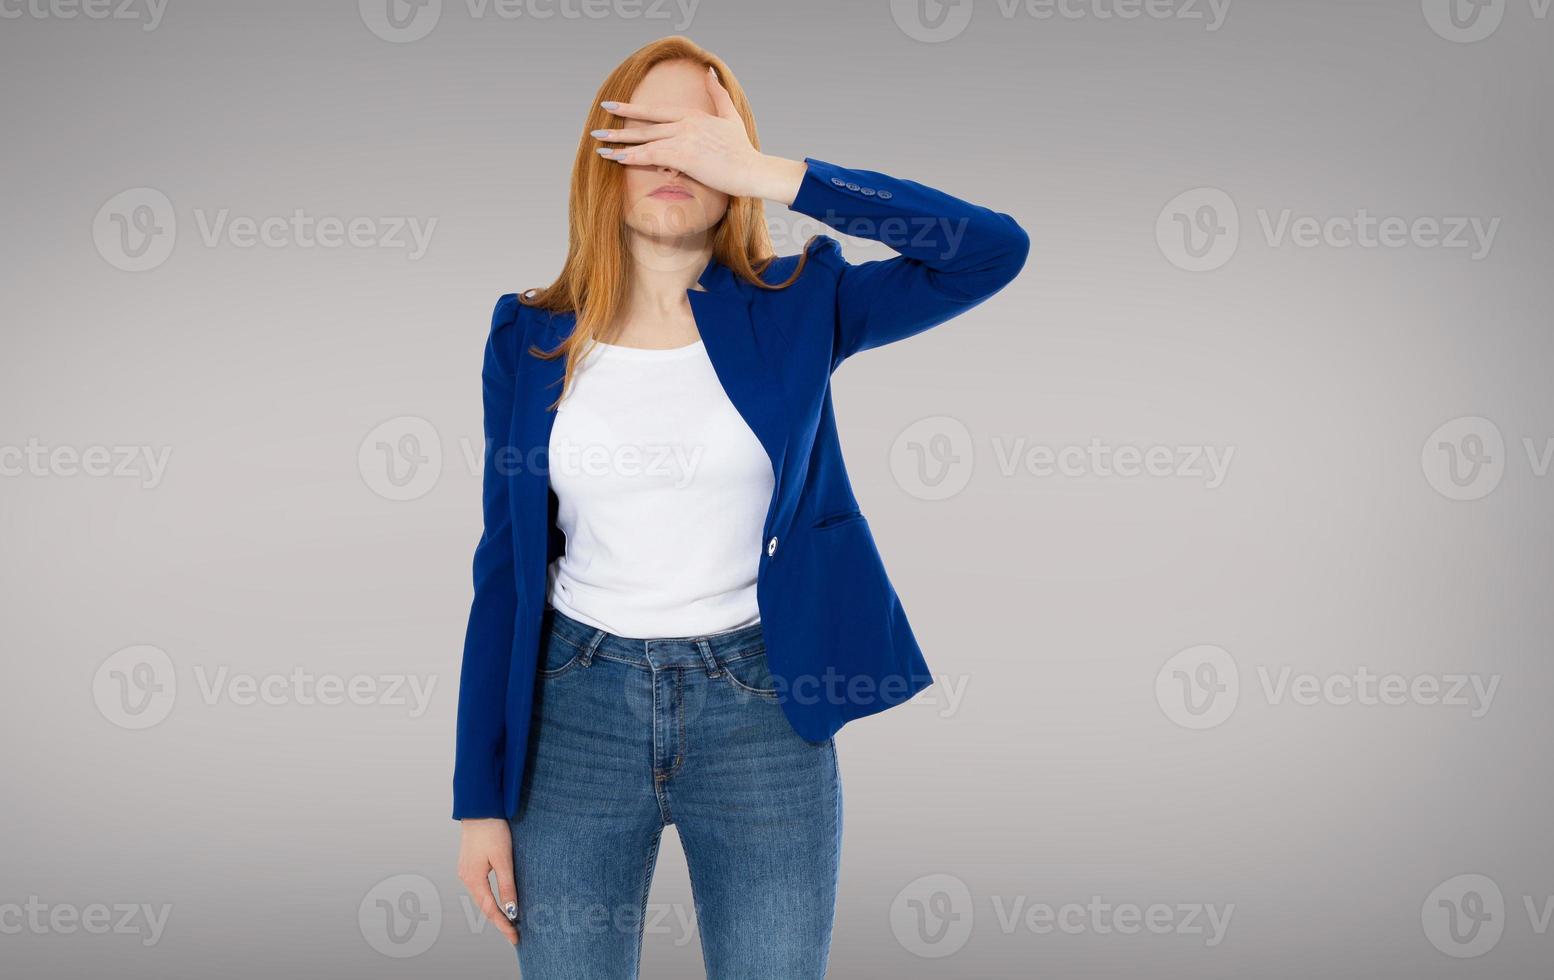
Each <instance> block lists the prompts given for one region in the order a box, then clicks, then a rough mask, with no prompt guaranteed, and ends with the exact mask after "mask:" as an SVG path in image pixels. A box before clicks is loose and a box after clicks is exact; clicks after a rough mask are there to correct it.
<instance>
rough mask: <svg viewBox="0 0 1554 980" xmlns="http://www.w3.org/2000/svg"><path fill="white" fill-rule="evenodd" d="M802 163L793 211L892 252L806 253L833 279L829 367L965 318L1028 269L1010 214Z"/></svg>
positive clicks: (1026, 243)
mask: <svg viewBox="0 0 1554 980" xmlns="http://www.w3.org/2000/svg"><path fill="white" fill-rule="evenodd" d="M804 163H805V165H806V167H805V172H804V176H803V179H802V181H801V183H800V185H799V189H798V193H797V194H796V195H795V196H794V198H793V201H792V204H791V205H790V207H792V209H793V210H795V211H797V212H799V213H801V214H806V215H808V216H810V217H812V218H815V219H817V220H819V221H823V222H825V223H826V224H827V225H830V226H831V227H832V228H835V229H836V230H837V231H839V232H841V233H842V234H844V235H851V236H853V237H856V238H867V239H870V240H873V241H877V242H880V243H882V244H884V245H887V246H889V247H890V248H892V249H894V250H895V251H896V252H898V253H899V255H898V256H897V257H895V258H891V259H882V260H878V261H873V262H862V263H858V264H856V265H854V264H851V263H849V262H847V261H846V260H845V259H844V258H842V255H841V252H840V249H839V248H838V247H837V245H836V242H835V241H834V240H831V239H826V240H825V241H824V242H822V243H821V246H820V247H819V248H817V249H815V250H814V251H813V252H812V253H811V254H812V257H813V258H815V259H817V260H819V261H822V262H824V263H826V264H827V265H828V266H830V267H831V268H832V269H833V270H834V272H835V273H836V275H837V296H836V330H837V336H836V346H835V353H834V355H833V359H832V360H833V365H834V364H838V363H840V362H841V361H842V360H844V359H845V358H847V357H849V356H851V355H853V354H855V353H857V352H858V351H861V350H868V349H869V348H871V347H879V346H881V345H882V344H888V343H891V342H893V341H897V340H901V339H903V338H905V337H910V336H912V335H913V334H917V333H921V332H922V331H924V330H927V329H928V328H929V327H932V326H935V325H936V324H940V323H943V322H944V321H945V320H948V319H950V318H951V317H953V316H956V315H957V314H960V313H963V312H965V311H966V310H968V309H970V308H971V307H973V306H975V305H977V304H978V303H980V302H982V301H983V300H985V299H987V298H988V297H989V296H991V295H993V294H994V293H996V292H998V291H999V290H1000V289H1002V288H1003V287H1004V286H1006V285H1008V284H1009V282H1010V281H1011V280H1012V279H1014V277H1015V276H1016V275H1017V274H1018V273H1019V272H1020V269H1021V268H1022V267H1023V266H1024V265H1025V257H1026V254H1027V253H1028V252H1029V251H1030V237H1029V236H1028V235H1026V233H1025V230H1024V229H1023V228H1021V227H1020V226H1019V225H1018V224H1016V223H1015V220H1014V219H1013V218H1011V217H1009V216H1008V215H1007V214H1000V213H998V212H996V211H990V210H988V209H987V208H984V207H979V206H977V205H975V204H970V203H968V202H966V201H963V200H961V199H960V198H958V197H952V196H951V195H949V194H946V193H944V192H943V191H937V190H934V189H933V188H932V187H926V186H924V185H922V184H919V183H915V182H913V181H910V180H898V179H897V178H895V177H888V176H886V175H885V174H881V173H875V172H874V171H871V170H849V169H846V168H843V167H838V166H835V165H833V164H829V163H825V162H824V161H820V160H813V159H808V158H806V159H805V161H804Z"/></svg>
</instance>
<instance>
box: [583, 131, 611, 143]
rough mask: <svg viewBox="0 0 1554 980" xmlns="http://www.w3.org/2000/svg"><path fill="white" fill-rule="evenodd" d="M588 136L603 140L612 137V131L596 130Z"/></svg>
mask: <svg viewBox="0 0 1554 980" xmlns="http://www.w3.org/2000/svg"><path fill="white" fill-rule="evenodd" d="M588 135H589V136H592V137H593V138H594V139H596V140H602V139H604V138H605V137H606V136H608V135H610V131H609V130H608V129H595V130H592V131H590V132H589V134H588Z"/></svg>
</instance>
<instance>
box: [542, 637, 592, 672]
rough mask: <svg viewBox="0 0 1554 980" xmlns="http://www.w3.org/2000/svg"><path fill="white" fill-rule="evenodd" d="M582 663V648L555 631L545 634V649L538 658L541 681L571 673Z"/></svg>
mask: <svg viewBox="0 0 1554 980" xmlns="http://www.w3.org/2000/svg"><path fill="white" fill-rule="evenodd" d="M582 662H583V648H582V647H580V646H578V645H577V644H576V643H573V642H572V641H571V640H569V639H567V638H566V637H564V636H562V635H561V634H560V633H557V632H556V631H555V630H552V631H551V632H549V633H547V634H546V636H545V649H544V651H542V655H541V657H540V678H541V679H542V680H554V679H555V678H557V677H560V676H562V675H563V674H568V673H571V672H572V670H573V668H575V667H577V666H579V665H580V664H581V663H582Z"/></svg>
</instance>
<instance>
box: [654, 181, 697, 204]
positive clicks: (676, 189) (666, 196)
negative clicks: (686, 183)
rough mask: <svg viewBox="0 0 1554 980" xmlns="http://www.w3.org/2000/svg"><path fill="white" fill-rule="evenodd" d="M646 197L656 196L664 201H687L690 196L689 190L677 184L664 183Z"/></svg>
mask: <svg viewBox="0 0 1554 980" xmlns="http://www.w3.org/2000/svg"><path fill="white" fill-rule="evenodd" d="M648 197H657V198H661V199H663V200H666V201H688V200H690V198H691V192H690V191H688V190H686V189H685V188H684V187H681V186H680V185H679V184H665V185H664V186H662V187H659V188H657V189H655V190H654V191H653V192H652V193H651V194H649V195H648Z"/></svg>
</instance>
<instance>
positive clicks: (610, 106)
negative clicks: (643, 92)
mask: <svg viewBox="0 0 1554 980" xmlns="http://www.w3.org/2000/svg"><path fill="white" fill-rule="evenodd" d="M599 105H600V106H602V107H603V108H605V109H608V110H610V111H611V112H614V111H615V110H616V109H619V108H620V103H619V102H601V103H599Z"/></svg>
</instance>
